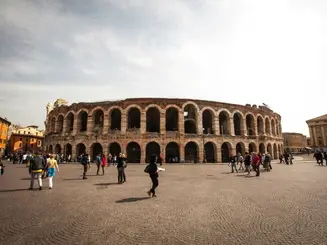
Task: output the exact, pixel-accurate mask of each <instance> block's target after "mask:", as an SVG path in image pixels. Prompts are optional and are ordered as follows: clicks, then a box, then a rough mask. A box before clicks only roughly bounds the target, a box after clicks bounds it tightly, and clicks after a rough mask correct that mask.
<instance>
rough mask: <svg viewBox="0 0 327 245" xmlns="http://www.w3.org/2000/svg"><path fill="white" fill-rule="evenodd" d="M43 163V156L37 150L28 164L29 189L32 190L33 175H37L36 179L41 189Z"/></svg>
mask: <svg viewBox="0 0 327 245" xmlns="http://www.w3.org/2000/svg"><path fill="white" fill-rule="evenodd" d="M45 165H46V163H45V161H44V158H43V157H42V156H41V154H40V153H39V152H37V153H36V155H35V156H34V157H33V158H31V160H30V166H29V172H30V173H31V183H30V188H29V190H33V187H34V179H35V177H37V180H38V184H39V190H42V172H43V171H44V169H45Z"/></svg>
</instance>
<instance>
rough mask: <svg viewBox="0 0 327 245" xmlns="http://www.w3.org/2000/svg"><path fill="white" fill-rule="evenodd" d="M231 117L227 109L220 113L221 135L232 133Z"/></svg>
mask: <svg viewBox="0 0 327 245" xmlns="http://www.w3.org/2000/svg"><path fill="white" fill-rule="evenodd" d="M229 128H230V118H229V115H228V113H227V112H226V111H222V112H220V113H219V131H220V134H221V135H224V134H230V130H229Z"/></svg>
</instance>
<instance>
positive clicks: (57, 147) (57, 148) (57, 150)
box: [55, 144, 61, 154]
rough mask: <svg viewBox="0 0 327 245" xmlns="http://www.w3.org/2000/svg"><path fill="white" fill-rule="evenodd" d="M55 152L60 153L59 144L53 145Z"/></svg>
mask: <svg viewBox="0 0 327 245" xmlns="http://www.w3.org/2000/svg"><path fill="white" fill-rule="evenodd" d="M55 154H61V146H60V145H59V144H57V145H56V146H55Z"/></svg>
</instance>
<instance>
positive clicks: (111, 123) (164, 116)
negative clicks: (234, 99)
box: [47, 103, 282, 135]
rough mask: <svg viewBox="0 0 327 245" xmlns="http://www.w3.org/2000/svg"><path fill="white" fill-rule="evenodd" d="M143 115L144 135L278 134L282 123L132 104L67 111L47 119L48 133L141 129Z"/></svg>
mask: <svg viewBox="0 0 327 245" xmlns="http://www.w3.org/2000/svg"><path fill="white" fill-rule="evenodd" d="M143 113H144V114H145V115H144V116H145V125H144V129H145V131H146V132H161V131H163V130H165V131H182V130H183V131H184V133H189V134H202V133H204V134H216V135H263V134H266V135H280V134H281V131H282V130H281V124H280V122H279V121H278V119H275V118H271V117H269V116H263V115H261V114H257V115H254V114H253V113H252V112H247V113H245V114H243V113H242V112H241V111H239V110H235V111H233V112H230V111H229V110H228V109H220V110H219V111H215V110H213V109H212V108H210V107H205V108H203V109H202V110H199V107H198V106H197V105H196V104H194V103H189V104H187V105H185V106H184V109H183V110H181V109H180V108H179V107H177V106H175V105H171V106H168V107H167V108H166V109H165V110H162V109H161V108H160V107H158V106H157V105H149V106H148V107H147V108H146V109H145V111H144V112H143V111H142V109H141V108H140V107H139V106H138V105H131V106H129V107H128V108H126V109H125V110H123V109H122V108H120V107H113V108H111V109H110V110H109V111H108V112H106V111H105V110H104V109H103V108H101V107H96V108H94V109H93V110H91V111H88V110H87V109H81V110H79V111H78V112H76V113H75V112H74V111H69V112H68V113H66V114H59V115H58V116H57V117H56V116H53V117H51V118H49V119H48V122H47V132H59V133H61V132H72V131H73V130H74V128H75V130H76V132H83V131H88V130H91V131H92V130H93V129H99V130H103V128H104V127H106V128H107V129H108V130H119V131H120V130H122V129H124V130H125V129H126V130H130V129H131V130H133V129H140V128H141V122H142V117H143V116H142V114H143Z"/></svg>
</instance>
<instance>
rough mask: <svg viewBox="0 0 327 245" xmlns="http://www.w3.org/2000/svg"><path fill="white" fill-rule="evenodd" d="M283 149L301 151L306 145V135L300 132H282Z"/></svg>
mask: <svg viewBox="0 0 327 245" xmlns="http://www.w3.org/2000/svg"><path fill="white" fill-rule="evenodd" d="M283 137H284V149H285V150H286V151H292V152H302V151H304V150H305V147H307V137H306V136H305V135H303V134H300V133H283Z"/></svg>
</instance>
